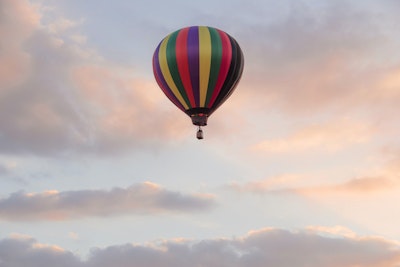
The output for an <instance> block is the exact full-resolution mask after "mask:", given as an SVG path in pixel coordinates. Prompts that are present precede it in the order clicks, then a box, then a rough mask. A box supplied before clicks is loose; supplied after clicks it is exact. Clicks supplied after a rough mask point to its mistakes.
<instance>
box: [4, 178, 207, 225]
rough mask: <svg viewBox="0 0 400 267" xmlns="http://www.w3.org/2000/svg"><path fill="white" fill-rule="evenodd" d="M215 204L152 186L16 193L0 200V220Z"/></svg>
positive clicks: (62, 217)
mask: <svg viewBox="0 0 400 267" xmlns="http://www.w3.org/2000/svg"><path fill="white" fill-rule="evenodd" d="M214 205H215V202H214V198H213V197H212V196H211V195H204V194H202V195H199V194H193V195H190V194H183V193H180V192H174V191H169V190H166V189H164V188H162V187H160V186H159V185H157V184H154V183H149V182H146V183H143V184H136V185H132V186H130V187H128V188H126V189H125V188H113V189H112V190H109V191H106V190H79V191H64V192H58V191H55V190H51V191H45V192H41V193H23V192H17V193H13V194H11V195H10V196H9V197H8V198H3V199H0V220H10V221H31V220H38V221H40V220H50V221H51V220H55V221H57V220H73V219H79V218H84V217H91V216H98V217H105V216H109V215H124V214H130V213H134V214H151V213H165V212H196V211H203V210H207V209H210V208H212V207H213V206H214Z"/></svg>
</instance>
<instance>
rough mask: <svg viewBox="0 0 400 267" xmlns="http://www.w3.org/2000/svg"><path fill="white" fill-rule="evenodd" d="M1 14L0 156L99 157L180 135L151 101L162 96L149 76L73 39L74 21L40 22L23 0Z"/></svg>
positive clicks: (166, 112)
mask: <svg viewBox="0 0 400 267" xmlns="http://www.w3.org/2000/svg"><path fill="white" fill-rule="evenodd" d="M40 10H41V11H40V12H45V11H43V10H46V9H45V8H43V9H40ZM48 10H50V11H47V12H51V9H48ZM0 12H1V17H2V19H1V20H0V32H4V34H5V35H7V36H9V38H2V39H1V40H0V47H1V48H2V50H1V51H0V70H1V72H0V86H1V92H0V125H1V128H0V151H1V154H35V155H40V156H55V155H65V154H68V153H71V152H77V151H79V152H84V153H96V154H98V155H99V154H104V153H107V152H120V151H125V150H127V149H131V148H139V147H142V146H148V145H151V144H153V143H157V140H159V138H160V137H162V138H164V139H165V138H167V139H168V138H171V137H174V138H177V137H179V136H180V134H181V133H180V132H181V131H178V130H176V129H175V128H174V127H176V126H179V123H180V122H179V120H177V121H175V120H174V116H172V115H170V112H171V111H172V110H173V107H172V105H171V109H169V110H168V109H167V110H165V109H164V110H162V109H159V108H158V106H157V105H158V100H159V99H162V100H165V99H163V98H161V97H158V95H159V96H162V93H161V91H160V90H158V88H157V85H156V83H155V81H154V80H153V79H151V80H150V81H149V80H148V79H147V78H138V76H137V75H136V76H135V72H136V71H137V70H134V69H133V68H132V67H128V66H126V65H118V64H113V62H109V61H107V60H106V59H104V58H102V57H101V56H100V55H98V54H97V53H96V52H94V51H93V50H92V49H90V48H89V47H87V46H86V45H85V43H84V42H82V41H80V40H81V39H82V38H84V36H83V37H82V36H81V37H80V38H74V37H76V36H77V35H76V34H77V33H79V31H78V30H77V31H74V27H78V25H79V23H77V22H73V21H69V20H66V19H64V20H61V21H59V22H57V21H56V22H54V23H53V24H52V22H51V21H50V22H47V21H46V22H47V24H46V23H45V22H42V21H41V18H42V17H43V16H44V15H43V14H42V13H40V12H39V9H37V8H35V6H34V5H31V4H30V3H29V2H28V1H22V0H17V1H6V2H4V3H2V7H1V10H0ZM78 37H79V36H78ZM138 64H139V63H138ZM139 65H140V64H139ZM3 70H4V71H3ZM163 103H165V104H167V105H168V101H167V100H165V102H163ZM149 113H151V114H152V119H143V118H144V116H146V115H148V114H149ZM177 114H178V113H177ZM184 116H185V115H182V117H181V118H182V119H184ZM182 121H183V120H182ZM189 125H190V124H189ZM157 129H158V130H157Z"/></svg>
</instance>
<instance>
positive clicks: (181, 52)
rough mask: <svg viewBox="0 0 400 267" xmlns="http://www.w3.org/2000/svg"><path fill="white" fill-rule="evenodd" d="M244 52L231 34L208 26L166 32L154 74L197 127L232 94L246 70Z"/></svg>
mask: <svg viewBox="0 0 400 267" xmlns="http://www.w3.org/2000/svg"><path fill="white" fill-rule="evenodd" d="M243 63H244V59H243V53H242V50H241V49H240V47H239V44H238V43H237V42H236V40H235V39H234V38H232V37H231V36H230V35H229V34H227V33H226V32H224V31H221V30H219V29H216V28H213V27H207V26H192V27H186V28H182V29H180V30H177V31H175V32H173V33H171V34H169V35H167V36H166V37H165V38H164V39H163V40H162V41H161V42H160V44H159V45H158V46H157V48H156V50H155V52H154V55H153V73H154V76H155V78H156V81H157V83H158V85H159V86H160V88H161V90H162V91H163V92H164V94H165V95H166V96H167V97H168V98H169V100H170V101H171V102H172V103H174V104H175V105H176V106H177V107H178V108H180V109H181V110H182V111H183V112H185V113H186V114H187V115H188V116H190V118H191V119H192V122H193V124H194V125H197V126H198V131H197V138H198V139H203V131H202V129H201V127H202V126H206V125H207V119H208V117H209V116H210V115H211V114H212V113H213V112H214V111H215V110H216V109H217V108H218V107H220V106H221V104H222V103H224V101H225V100H226V99H227V98H228V97H229V96H230V95H231V94H232V92H233V91H234V89H235V87H236V85H237V84H238V82H239V80H240V77H241V75H242V72H243Z"/></svg>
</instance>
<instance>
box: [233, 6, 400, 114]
mask: <svg viewBox="0 0 400 267" xmlns="http://www.w3.org/2000/svg"><path fill="white" fill-rule="evenodd" d="M291 3H292V5H288V6H291V8H290V9H289V10H288V12H287V15H286V16H282V18H281V20H276V21H273V22H268V24H264V25H260V24H256V25H253V27H251V28H246V29H243V32H241V33H240V35H239V37H240V38H241V39H242V40H243V46H244V49H245V55H246V59H247V60H246V62H247V63H248V62H251V64H250V63H249V64H247V65H246V72H245V74H246V76H245V77H244V79H243V81H244V82H245V83H246V87H248V88H249V94H256V96H257V97H258V98H260V96H263V97H262V98H261V99H262V100H263V102H262V103H261V102H260V103H259V104H260V106H261V107H262V108H263V109H264V110H265V109H266V107H271V108H277V107H278V108H280V109H281V110H283V111H285V112H289V113H290V114H304V113H307V114H309V113H314V112H316V111H317V110H318V111H326V110H330V109H332V108H333V109H334V110H335V111H336V112H337V111H343V110H345V111H347V110H349V109H353V108H354V107H359V106H360V105H361V106H363V105H369V104H374V105H375V107H377V106H376V104H379V107H384V106H385V104H386V105H387V104H388V103H391V106H393V103H392V100H393V98H392V97H393V96H392V97H384V98H382V99H380V100H379V101H377V99H378V96H382V88H380V87H381V85H380V82H381V81H382V80H383V79H385V74H386V73H387V72H390V71H393V70H396V69H397V68H398V62H399V58H398V57H396V56H393V55H395V54H396V53H395V50H394V49H396V48H395V46H393V45H392V44H393V43H398V41H397V35H396V34H395V30H394V29H393V28H391V27H388V25H389V26H390V25H392V24H394V23H396V22H395V20H397V19H398V18H397V19H394V18H393V17H386V16H385V17H383V16H381V15H380V14H382V13H384V14H386V13H387V12H388V10H385V9H381V10H379V11H371V10H368V9H365V8H363V7H362V6H360V5H353V4H351V3H349V2H348V1H335V2H332V3H330V2H329V3H324V4H321V5H318V8H315V6H313V8H312V7H311V6H309V5H307V4H305V3H304V2H296V4H293V2H291ZM380 6H383V5H380ZM381 12H382V13H381ZM242 86H243V84H242ZM250 97H251V99H252V100H254V99H256V98H255V97H252V96H250ZM398 97H399V95H397V96H396V98H397V101H398ZM377 102H378V103H377ZM381 105H382V106H381ZM369 108H371V107H369Z"/></svg>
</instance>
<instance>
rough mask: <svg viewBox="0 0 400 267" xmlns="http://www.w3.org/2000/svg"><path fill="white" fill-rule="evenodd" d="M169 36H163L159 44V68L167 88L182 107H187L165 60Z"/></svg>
mask: <svg viewBox="0 0 400 267" xmlns="http://www.w3.org/2000/svg"><path fill="white" fill-rule="evenodd" d="M169 37H170V36H167V37H165V39H164V40H163V41H162V43H161V46H160V51H159V53H158V60H159V62H160V68H161V72H162V75H163V77H164V79H165V81H166V82H167V84H168V86H169V88H171V90H172V93H173V94H174V95H175V96H176V98H177V99H178V100H179V102H181V104H182V105H183V107H184V108H185V109H189V106H188V105H187V104H186V102H185V100H184V99H183V97H182V95H181V93H180V92H179V90H178V87H176V85H175V82H174V79H172V76H171V72H170V71H169V68H168V62H167V43H168V40H169Z"/></svg>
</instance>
